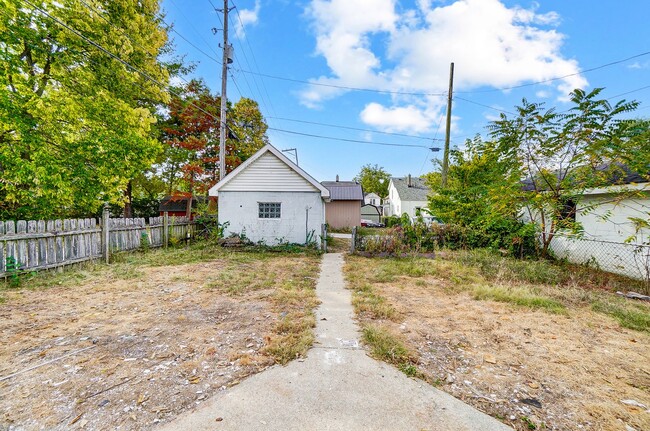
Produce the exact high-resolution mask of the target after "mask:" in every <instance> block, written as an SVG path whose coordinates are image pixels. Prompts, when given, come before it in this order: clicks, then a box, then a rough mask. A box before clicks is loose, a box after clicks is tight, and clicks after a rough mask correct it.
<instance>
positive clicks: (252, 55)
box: [233, 2, 277, 116]
mask: <svg viewBox="0 0 650 431" xmlns="http://www.w3.org/2000/svg"><path fill="white" fill-rule="evenodd" d="M233 5H234V6H235V12H236V13H237V19H238V20H239V25H240V26H241V31H242V34H243V35H244V40H245V41H246V45H247V46H248V50H249V51H250V53H251V57H252V58H253V64H254V66H255V70H256V71H257V72H259V67H258V65H257V59H256V58H255V53H254V52H253V48H252V47H251V44H250V41H249V40H248V34H247V33H246V29H245V27H244V21H242V19H241V15H240V14H239V8H238V7H237V5H236V4H235V3H234V2H233ZM237 40H238V41H239V45H240V46H241V47H242V52H243V54H244V60H245V61H246V64H248V68H249V69H250V68H251V66H250V63H249V62H248V56H247V55H246V50H245V49H244V46H243V45H242V43H241V38H239V37H238V38H237ZM261 81H262V88H263V89H264V94H262V92H261V91H260V89H259V86H258V85H257V79H256V77H255V75H253V82H254V83H255V87H257V91H258V92H259V93H260V96H261V98H262V100H263V101H264V96H265V95H266V100H267V101H268V106H270V107H271V113H273V115H276V116H277V114H276V112H275V107H274V106H273V102H272V99H271V96H269V92H268V90H267V88H266V85H265V84H264V81H263V80H261ZM265 104H266V103H265Z"/></svg>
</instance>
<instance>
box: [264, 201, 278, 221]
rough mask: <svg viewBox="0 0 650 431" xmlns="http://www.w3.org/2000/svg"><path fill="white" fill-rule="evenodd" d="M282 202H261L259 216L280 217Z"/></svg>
mask: <svg viewBox="0 0 650 431" xmlns="http://www.w3.org/2000/svg"><path fill="white" fill-rule="evenodd" d="M281 208H282V204H281V203H280V202H259V218H280V212H281Z"/></svg>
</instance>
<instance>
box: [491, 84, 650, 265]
mask: <svg viewBox="0 0 650 431" xmlns="http://www.w3.org/2000/svg"><path fill="white" fill-rule="evenodd" d="M601 91H602V89H600V88H598V89H595V90H593V91H591V92H589V93H587V92H585V91H583V90H575V91H574V92H573V93H572V94H571V96H570V97H571V102H572V103H573V107H572V108H571V109H570V110H568V111H567V112H563V113H560V112H556V111H555V110H554V109H545V108H544V106H543V104H540V103H530V102H528V101H526V100H525V99H524V100H523V103H522V105H521V106H519V107H517V115H516V116H515V117H514V118H509V117H508V116H507V115H506V114H501V117H500V119H499V120H497V121H495V122H493V123H492V124H491V125H490V126H489V129H490V131H491V136H492V138H493V139H494V140H495V143H496V145H497V147H496V149H497V151H498V153H499V154H500V155H501V157H502V158H503V159H504V160H509V161H512V162H515V161H516V163H517V165H518V169H519V176H520V178H521V179H522V180H524V184H525V185H526V188H527V189H528V190H527V192H526V193H518V194H514V195H513V197H516V198H515V199H513V200H512V202H511V203H512V205H513V206H520V207H523V208H524V209H525V210H526V211H527V212H528V214H529V216H530V218H531V219H533V220H536V221H537V222H538V223H539V225H540V228H541V238H542V254H543V255H546V254H547V253H548V248H549V246H550V243H551V241H552V239H553V237H554V235H555V234H556V233H557V232H558V231H559V230H561V229H571V230H573V231H576V232H579V231H580V229H581V226H580V224H579V223H576V222H575V212H576V209H577V208H578V207H577V205H578V204H579V202H580V199H581V197H582V196H583V194H584V192H585V191H586V190H587V189H590V188H594V187H607V186H609V185H611V184H616V183H617V179H621V178H623V177H624V175H623V173H624V170H623V169H624V168H623V166H624V165H626V166H632V167H637V168H643V167H644V170H643V171H641V172H647V169H648V168H647V167H648V160H649V159H648V150H647V146H648V145H647V136H648V135H647V133H646V132H645V131H643V130H642V129H643V128H642V127H639V123H638V122H637V121H635V120H625V119H622V118H621V116H622V115H623V114H626V113H629V112H631V111H633V110H634V109H635V108H636V107H637V106H638V104H637V103H636V102H626V101H620V102H618V103H616V104H614V105H612V104H610V103H609V102H608V101H607V100H604V99H598V96H599V94H600V93H601ZM643 148H645V150H644V149H643ZM631 193H632V192H631ZM625 196H626V195H625V194H624V193H617V194H616V198H614V199H617V200H620V199H623V198H625ZM590 210H593V206H591V207H588V206H582V207H581V208H580V211H582V212H585V211H590Z"/></svg>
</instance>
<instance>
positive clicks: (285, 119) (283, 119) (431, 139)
mask: <svg viewBox="0 0 650 431" xmlns="http://www.w3.org/2000/svg"><path fill="white" fill-rule="evenodd" d="M269 118H272V119H276V120H280V121H292V122H294V123H303V124H313V125H316V126H325V127H333V128H337V129H347V130H356V131H360V132H369V133H379V134H382V135H391V136H401V137H405V138H413V139H421V140H423V141H437V140H442V139H435V138H427V137H424V136H417V135H408V134H406V133H395V132H384V131H380V130H370V129H362V128H360V127H350V126H341V125H336V124H328V123H319V122H317V121H307V120H296V119H294V118H283V117H269Z"/></svg>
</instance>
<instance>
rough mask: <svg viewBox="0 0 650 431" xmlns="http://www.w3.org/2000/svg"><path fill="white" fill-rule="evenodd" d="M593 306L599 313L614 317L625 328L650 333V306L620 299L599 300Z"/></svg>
mask: <svg viewBox="0 0 650 431" xmlns="http://www.w3.org/2000/svg"><path fill="white" fill-rule="evenodd" d="M591 308H592V309H593V310H594V311H597V312H599V313H603V314H607V315H608V316H612V317H614V318H615V319H616V320H618V321H619V323H620V324H621V326H623V327H624V328H629V329H634V330H636V331H643V332H648V333H650V307H647V306H643V305H641V304H629V303H626V302H625V300H620V301H608V302H605V301H597V302H595V303H594V304H593V305H592V307H591Z"/></svg>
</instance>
